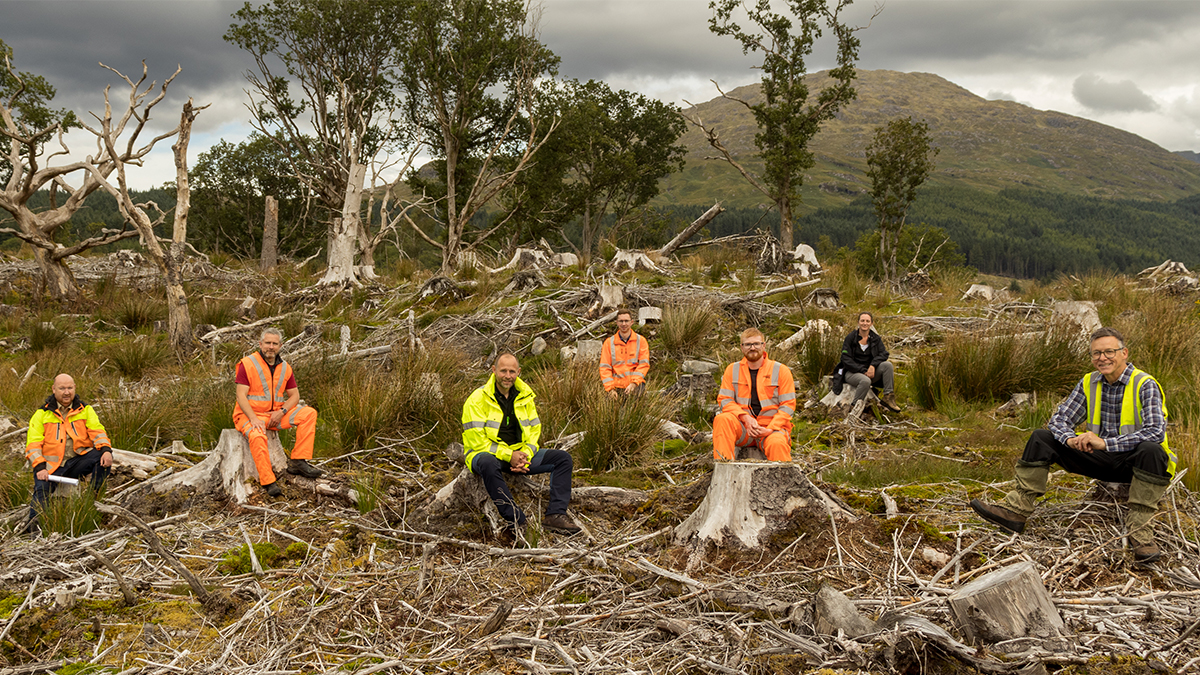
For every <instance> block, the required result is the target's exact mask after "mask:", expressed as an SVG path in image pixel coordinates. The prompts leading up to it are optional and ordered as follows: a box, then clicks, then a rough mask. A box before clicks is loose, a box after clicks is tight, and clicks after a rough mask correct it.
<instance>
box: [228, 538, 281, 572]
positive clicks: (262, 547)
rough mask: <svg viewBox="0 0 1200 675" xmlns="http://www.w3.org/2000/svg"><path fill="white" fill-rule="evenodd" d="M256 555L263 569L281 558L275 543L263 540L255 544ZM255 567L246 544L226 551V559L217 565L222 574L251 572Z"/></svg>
mask: <svg viewBox="0 0 1200 675" xmlns="http://www.w3.org/2000/svg"><path fill="white" fill-rule="evenodd" d="M254 555H255V557H256V558H258V564H259V565H261V566H262V568H263V569H268V568H270V567H272V566H273V564H274V562H275V561H276V560H277V559H278V558H279V556H280V551H279V547H278V546H276V545H275V544H272V543H269V542H262V543H259V544H255V545H254ZM253 569H254V566H253V563H252V562H251V561H250V551H249V549H247V548H246V546H245V545H244V544H243V545H242V546H239V547H238V548H235V549H230V550H229V551H226V552H225V556H224V559H223V560H222V561H221V563H220V564H219V565H217V571H218V572H220V573H221V574H231V575H232V574H249V573H250V572H251V571H252V570H253Z"/></svg>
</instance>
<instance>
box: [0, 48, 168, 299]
mask: <svg viewBox="0 0 1200 675" xmlns="http://www.w3.org/2000/svg"><path fill="white" fill-rule="evenodd" d="M0 52H3V61H4V64H3V72H2V74H0V139H3V140H2V142H4V143H5V145H6V146H7V148H6V150H7V151H6V153H5V154H4V160H3V162H0V178H3V179H4V181H3V183H4V184H3V187H2V189H0V209H3V210H4V211H7V212H8V213H9V215H10V216H11V218H12V221H13V222H15V224H16V227H15V228H11V227H4V228H0V233H4V234H10V235H12V236H14V237H17V238H18V239H20V240H22V241H24V242H25V243H27V244H29V246H30V248H32V249H33V257H34V260H35V261H36V262H37V264H38V267H39V269H40V270H41V273H42V281H43V283H44V285H45V288H46V290H47V291H48V292H49V294H50V295H51V297H53V298H55V299H56V300H60V301H66V302H70V301H74V300H77V299H78V298H79V286H78V284H77V283H76V281H75V277H74V275H72V274H71V269H70V268H69V267H67V265H66V259H67V258H69V257H71V256H73V255H77V254H79V253H81V252H83V251H86V250H88V249H90V248H94V247H96V246H103V245H105V244H111V243H114V242H117V241H120V240H122V239H128V238H130V237H136V236H137V235H138V233H137V230H133V229H122V230H109V229H104V228H100V229H99V231H96V230H94V229H91V228H89V230H90V231H89V233H88V234H89V236H86V237H85V238H83V239H82V240H80V241H77V242H74V243H72V244H70V245H67V246H64V245H63V244H62V243H60V242H59V241H58V238H59V237H60V235H61V231H62V228H63V226H64V225H66V224H67V223H69V222H70V220H71V217H72V216H74V215H75V214H76V213H77V212H78V211H79V210H80V209H81V208H83V206H84V200H86V199H87V198H88V196H89V195H91V194H92V193H93V192H95V191H96V190H97V189H98V188H100V187H101V182H102V181H103V180H104V179H106V178H107V177H108V176H109V175H110V174H112V172H113V171H114V170H115V169H116V167H117V166H118V165H129V164H133V165H139V166H140V165H141V163H142V159H143V158H144V157H145V156H146V155H147V154H149V152H150V151H151V150H152V149H153V148H154V146H155V145H156V144H157V143H158V142H159V141H161V140H164V139H166V138H170V137H171V136H173V135H174V132H170V133H167V134H163V135H161V136H158V137H156V138H153V139H151V140H149V141H145V142H143V141H142V140H141V134H142V133H143V132H144V131H145V129H146V123H147V121H148V120H149V119H150V111H151V109H152V108H153V107H154V106H155V105H156V104H157V103H159V102H160V101H162V99H163V97H164V96H165V95H166V90H167V86H168V85H169V84H170V82H171V80H172V79H173V78H174V77H175V76H174V75H172V76H171V77H169V78H167V80H166V81H164V82H163V83H162V87H161V89H160V91H159V93H158V94H157V95H156V96H154V97H152V98H149V99H148V100H138V101H136V102H135V101H133V100H132V99H131V100H130V101H129V103H128V106H127V107H126V108H125V109H124V110H121V109H120V107H119V106H118V107H117V108H112V106H106V111H105V114H106V115H107V116H110V117H111V116H112V115H113V114H114V111H117V113H116V117H113V118H112V121H113V125H112V132H113V140H114V144H113V146H112V147H111V148H105V147H101V148H98V149H97V151H96V152H95V153H94V154H93V155H90V156H88V157H86V158H85V159H81V160H79V161H74V162H66V163H63V164H54V161H55V160H56V159H62V158H65V157H67V156H68V155H70V153H71V151H70V149H69V148H68V147H67V145H66V140H65V138H64V136H65V134H66V132H67V131H68V130H69V129H71V128H73V127H76V128H77V127H79V120H78V119H77V118H76V117H75V115H74V113H71V112H68V111H65V110H53V109H51V108H50V107H49V103H50V101H51V100H52V99H53V98H54V93H55V92H54V87H52V86H51V85H50V84H49V83H48V82H47V81H46V80H45V79H44V78H42V77H40V76H36V75H31V74H29V73H24V72H19V71H18V70H17V69H16V68H15V67H14V66H13V65H12V52H11V50H10V49H9V48H8V46H7V45H5V44H3V43H2V42H0ZM142 72H143V78H142V79H143V80H144V79H145V64H143V71H142ZM155 86H156V84H155V83H150V85H149V86H148V87H147V92H148V91H149V90H150V89H154V88H155ZM143 98H145V97H143ZM139 107H140V109H139ZM118 138H119V142H115V141H117V140H118ZM139 143H143V144H142V145H140V146H139ZM43 189H45V190H47V191H48V192H49V196H50V200H49V201H50V203H49V205H48V207H47V208H45V209H39V210H37V211H35V210H34V208H33V206H32V203H33V201H34V198H35V196H36V195H38V193H39V192H40V191H41V190H43ZM58 192H62V193H64V198H63V201H62V203H59V202H58V199H57V193H58ZM0 222H3V221H0Z"/></svg>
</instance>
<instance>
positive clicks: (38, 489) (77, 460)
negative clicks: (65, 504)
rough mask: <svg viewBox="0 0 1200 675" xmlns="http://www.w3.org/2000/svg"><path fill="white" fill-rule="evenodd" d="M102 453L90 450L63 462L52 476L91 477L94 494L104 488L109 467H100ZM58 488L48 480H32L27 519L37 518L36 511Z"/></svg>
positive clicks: (56, 484)
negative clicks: (31, 495)
mask: <svg viewBox="0 0 1200 675" xmlns="http://www.w3.org/2000/svg"><path fill="white" fill-rule="evenodd" d="M101 456H103V453H102V452H100V451H99V450H96V449H92V450H90V451H88V453H87V454H85V455H75V456H74V457H72V458H70V459H68V460H67V461H65V462H63V463H62V464H61V465H60V466H59V467H58V469H57V470H56V471H54V473H53V475H55V476H62V477H63V478H81V477H83V476H89V475H90V476H91V478H92V489H93V490H95V491H96V494H99V493H100V490H101V489H102V488H103V487H104V481H105V479H107V478H108V474H109V467H107V466H100V457H101ZM56 487H58V483H54V482H51V481H49V480H38V479H37V478H36V477H34V479H33V499H32V500H31V501H30V503H29V519H30V520H33V519H34V518H37V515H38V509H39V508H42V507H44V506H45V505H46V499H47V498H49V496H50V494H51V493H52V492H54V489H55V488H56Z"/></svg>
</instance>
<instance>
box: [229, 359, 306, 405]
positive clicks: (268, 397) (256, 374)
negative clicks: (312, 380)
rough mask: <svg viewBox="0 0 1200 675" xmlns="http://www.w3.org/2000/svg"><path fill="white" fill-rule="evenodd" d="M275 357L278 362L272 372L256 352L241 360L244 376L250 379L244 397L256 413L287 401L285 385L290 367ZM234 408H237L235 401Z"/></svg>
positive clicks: (290, 373)
mask: <svg viewBox="0 0 1200 675" xmlns="http://www.w3.org/2000/svg"><path fill="white" fill-rule="evenodd" d="M275 359H276V360H277V361H278V363H276V364H275V372H274V373H273V374H272V373H271V367H270V366H269V365H267V362H266V361H264V360H263V357H262V355H261V354H259V353H258V352H254V353H253V354H251V355H249V356H247V357H245V358H243V359H242V360H241V364H242V370H244V371H246V378H247V379H248V380H250V391H249V392H248V393H247V394H246V398H248V399H250V407H251V408H252V409H253V410H254V412H256V413H269V412H275V411H276V410H279V409H280V408H282V407H283V404H284V403H285V402H286V401H287V398H288V397H287V389H286V387H287V383H288V380H290V379H292V367H291V366H290V365H288V363H287V361H284V360H283V359H281V358H279V357H278V356H276V357H275ZM234 409H235V410H236V409H237V404H236V403H235V404H234Z"/></svg>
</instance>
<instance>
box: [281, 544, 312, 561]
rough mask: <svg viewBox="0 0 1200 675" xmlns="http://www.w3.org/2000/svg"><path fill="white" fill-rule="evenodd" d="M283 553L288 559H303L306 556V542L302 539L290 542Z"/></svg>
mask: <svg viewBox="0 0 1200 675" xmlns="http://www.w3.org/2000/svg"><path fill="white" fill-rule="evenodd" d="M284 555H285V556H286V557H287V559H288V560H304V559H305V558H307V557H308V544H306V543H304V542H302V541H297V542H292V543H291V544H288V547H287V548H286V549H285V550H284Z"/></svg>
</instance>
